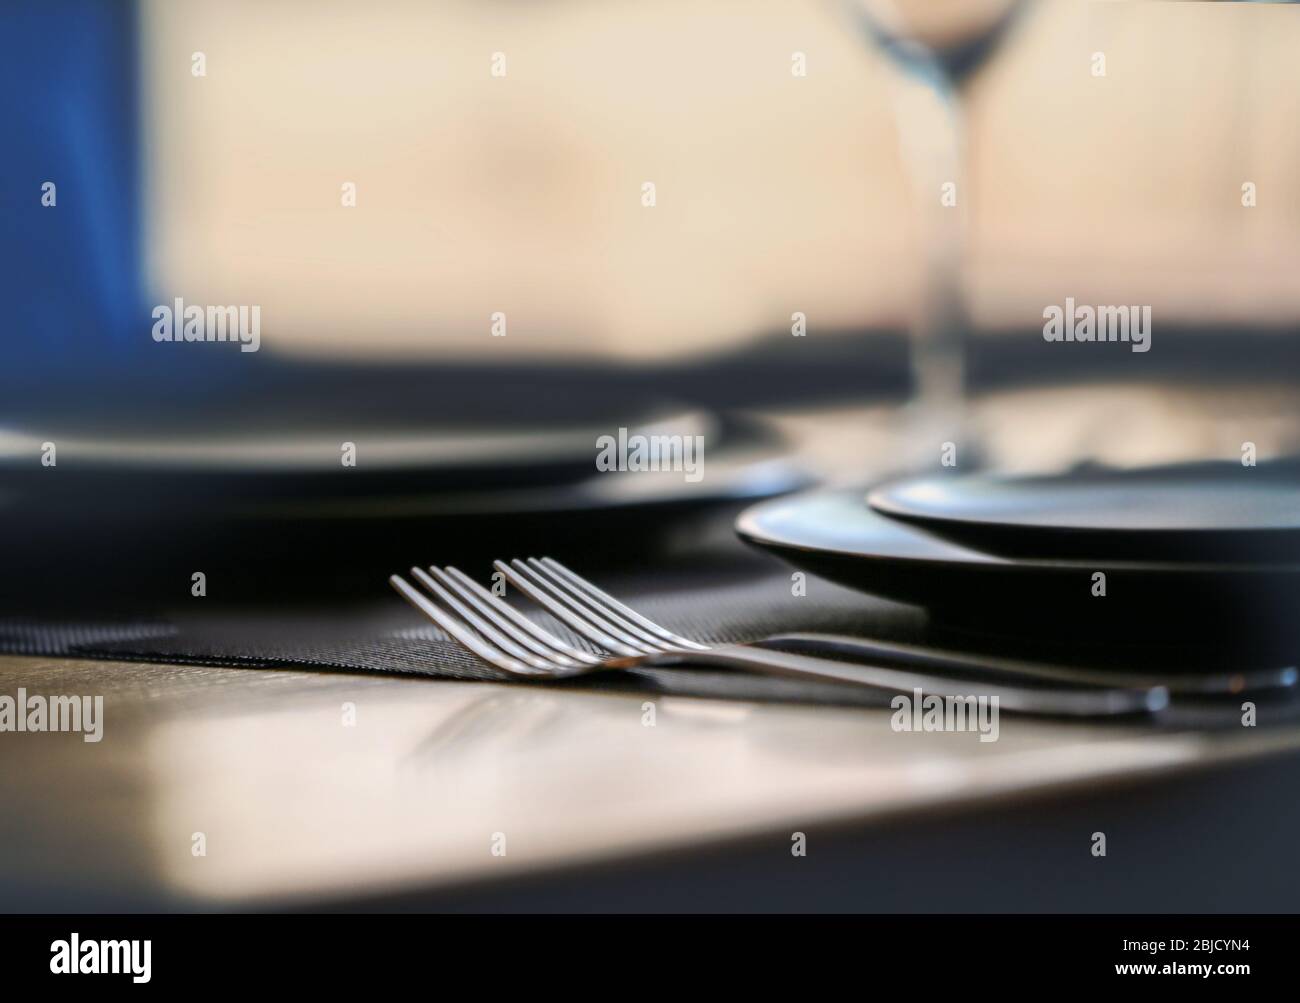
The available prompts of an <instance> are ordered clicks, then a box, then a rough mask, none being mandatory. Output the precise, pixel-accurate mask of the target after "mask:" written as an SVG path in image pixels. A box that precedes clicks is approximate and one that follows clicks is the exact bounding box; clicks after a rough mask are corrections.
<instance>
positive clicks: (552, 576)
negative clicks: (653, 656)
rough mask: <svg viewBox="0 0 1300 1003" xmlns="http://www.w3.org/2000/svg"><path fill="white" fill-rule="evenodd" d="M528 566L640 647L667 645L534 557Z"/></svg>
mask: <svg viewBox="0 0 1300 1003" xmlns="http://www.w3.org/2000/svg"><path fill="white" fill-rule="evenodd" d="M528 566H529V567H530V568H532V569H533V571H535V572H537V574H538V575H539V576H540V577H542V578H545V579H546V580H547V581H548V582H550V583H551V584H552V585H554V586H555V587H556V588H558V589H560V590H561V591H563V592H564V593H565V597H566V598H567V599H569V600H570V601H571V602H573V601H576V602H577V603H580V604H581V606H582V607H583V608H584V612H585V610H588V609H589V610H591V611H592V612H594V613H596V614H597V615H599V616H602V617H604V618H605V619H606V620H608V621H609V622H610V623H613V624H616V625H618V627H620V628H621V629H622V630H624V631H626V632H627V633H629V634H631V635H633V636H634V637H635V638H636V639H637V641H638V643H639V645H640V646H641V647H642V648H646V647H647V646H648V650H650V651H663V650H665V649H666V648H668V647H669V644H668V642H667V641H665V640H664V639H663V638H662V637H656V636H655V635H654V634H652V633H650V632H649V631H648V630H643V629H642V628H641V627H639V626H638V625H637V624H636V623H634V622H633V621H632V620H630V619H628V618H627V617H625V616H623V615H622V614H621V613H620V612H619V611H618V610H616V609H612V608H610V607H608V606H605V605H603V604H602V603H601V602H600V600H598V599H596V598H595V597H594V596H592V595H591V594H589V593H587V592H585V591H583V590H582V589H581V588H579V587H578V586H577V585H574V584H573V583H572V582H570V581H569V580H568V579H567V578H565V577H563V576H562V575H560V574H559V572H556V571H552V570H551V569H550V568H548V567H547V566H546V565H545V564H543V563H542V562H541V561H539V560H538V559H537V558H536V557H530V558H528Z"/></svg>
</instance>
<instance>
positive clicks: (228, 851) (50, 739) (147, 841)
mask: <svg viewBox="0 0 1300 1003" xmlns="http://www.w3.org/2000/svg"><path fill="white" fill-rule="evenodd" d="M19 687H24V688H25V689H26V690H27V692H28V694H46V695H52V694H89V695H99V694H102V695H103V697H104V733H103V738H102V741H100V742H98V743H89V742H85V741H84V740H83V737H82V736H81V735H78V734H74V733H68V734H31V733H24V734H19V733H3V734H0V804H2V805H3V806H4V811H3V814H2V815H0V908H4V909H10V910H24V911H27V910H45V909H83V908H84V909H119V908H185V909H191V908H200V909H209V908H216V909H226V908H248V907H278V906H283V905H307V906H311V905H329V904H331V903H336V902H342V901H348V900H355V899H364V898H368V897H374V896H383V895H386V894H399V893H405V892H408V891H410V890H412V889H425V890H427V889H446V888H454V887H461V888H464V887H472V886H473V885H474V883H476V882H482V881H485V880H491V879H503V878H504V879H508V880H513V879H514V878H516V877H518V876H521V875H525V874H527V875H537V874H546V873H549V872H553V871H556V870H557V869H562V868H566V867H572V866H573V865H575V864H590V863H596V862H600V861H604V862H610V861H614V862H620V861H621V862H626V861H631V860H638V859H646V858H647V856H649V855H653V854H656V853H658V852H660V851H664V850H669V849H678V850H681V849H700V848H704V847H710V846H725V845H728V844H729V843H730V842H732V841H735V840H737V839H742V838H744V839H747V840H748V841H749V843H750V845H754V844H755V841H757V844H758V845H760V846H767V847H768V849H770V851H771V853H772V854H773V855H774V856H782V857H784V858H786V859H788V858H789V857H790V849H791V846H792V838H793V837H792V834H793V833H795V832H803V833H804V834H805V836H806V838H807V840H808V842H809V843H810V845H812V846H814V847H815V846H816V845H817V841H818V840H819V839H820V838H821V834H822V833H823V832H826V831H829V830H830V829H832V828H833V827H835V826H842V825H844V824H845V823H856V824H861V823H870V822H872V821H873V820H882V819H892V820H898V819H900V818H901V819H906V818H908V817H910V816H913V815H918V816H919V815H920V814H922V813H924V812H926V811H929V810H931V809H934V808H936V807H943V808H949V809H952V810H953V811H957V812H960V811H963V810H981V809H984V808H987V806H988V805H989V804H990V803H991V801H990V799H993V798H999V799H1005V798H1016V797H1023V796H1028V795H1032V794H1034V793H1035V792H1037V793H1039V794H1042V793H1043V792H1051V793H1052V794H1053V795H1054V796H1059V797H1070V796H1072V795H1071V792H1077V791H1079V790H1080V785H1104V784H1106V783H1107V782H1108V781H1114V780H1117V779H1119V778H1124V779H1126V780H1128V781H1133V780H1135V779H1139V780H1140V779H1141V778H1155V777H1159V776H1163V775H1166V774H1167V773H1168V772H1169V771H1185V770H1194V769H1196V768H1198V767H1203V766H1208V765H1210V764H1214V763H1222V762H1224V761H1227V760H1231V759H1235V758H1239V757H1245V758H1249V757H1256V756H1264V755H1266V754H1268V753H1272V752H1280V751H1285V750H1291V749H1296V748H1300V728H1295V727H1288V728H1271V729H1270V728H1263V727H1260V728H1243V729H1241V732H1240V733H1235V732H1234V733H1231V734H1222V733H1220V734H1215V735H1203V734H1177V733H1156V732H1153V731H1152V730H1150V729H1149V728H1144V727H1139V726H1134V725H1132V724H1128V725H1117V724H1108V725H1104V726H1103V725H1096V724H1092V725H1086V724H1068V723H1060V722H1054V721H1046V720H1036V719H1030V718H1017V717H1015V716H1013V715H1009V714H1004V715H1002V718H1001V729H1000V736H999V739H998V740H997V741H996V742H990V743H981V742H979V741H978V740H977V736H976V735H975V734H972V733H965V734H953V733H947V734H943V733H930V734H908V733H896V732H894V731H892V730H891V729H890V727H889V712H888V711H885V710H870V709H840V708H833V707H812V706H787V705H775V704H749V703H738V702H718V701H711V700H701V699H689V698H666V697H658V698H655V697H652V696H647V695H638V694H626V693H609V692H594V691H593V692H588V691H580V690H579V691H574V690H567V689H566V690H556V689H550V688H547V687H545V686H544V685H537V686H530V685H502V684H489V683H464V682H451V681H439V680H423V679H410V678H399V677H393V676H381V675H367V674H347V673H337V672H319V673H317V672H300V671H280V670H268V669H233V668H214V667H197V666H184V665H146V664H127V663H116V662H90V661H77V660H70V659H51V658H31V657H15V656H5V657H0V694H9V695H11V696H12V695H15V694H16V692H17V689H18V688H19ZM648 703H653V704H654V724H653V725H649V724H647V723H646V721H647V720H648V715H647V705H648ZM348 705H351V706H352V707H353V708H354V714H355V723H353V724H348V723H347V722H346V719H347V718H349V717H350V714H351V712H349V710H348ZM999 803H1001V802H999ZM197 833H202V834H203V842H204V844H205V850H206V852H205V854H203V855H196V854H195V852H194V850H195V846H196V843H195V839H196V835H195V834H197ZM1088 835H1089V834H1088V833H1086V832H1085V833H1080V834H1077V836H1078V838H1079V839H1080V840H1081V841H1086V839H1087V838H1088ZM1085 845H1086V843H1085V842H1081V843H1080V846H1081V847H1083V846H1085ZM494 848H495V850H496V851H497V852H496V853H494V852H493V851H494ZM502 848H504V851H505V852H504V853H501V852H500V851H501V850H502Z"/></svg>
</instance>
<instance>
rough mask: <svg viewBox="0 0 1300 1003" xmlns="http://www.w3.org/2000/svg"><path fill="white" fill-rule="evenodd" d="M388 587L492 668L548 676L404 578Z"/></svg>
mask: <svg viewBox="0 0 1300 1003" xmlns="http://www.w3.org/2000/svg"><path fill="white" fill-rule="evenodd" d="M412 570H413V571H414V570H415V569H412ZM388 584H389V585H391V586H392V587H393V588H394V589H396V590H397V592H398V594H399V595H401V597H402V598H403V599H405V600H406V601H407V602H409V603H410V604H411V605H412V606H414V607H415V608H416V609H418V610H419V611H420V612H421V613H423V614H424V615H425V616H427V617H428V618H429V619H430V620H432V621H433V622H434V623H436V624H437V625H438V627H439V628H440V629H441V630H443V631H444V632H445V633H446V634H447V635H448V636H450V637H452V638H454V639H455V640H456V641H458V642H459V643H460V644H461V645H463V646H464V647H466V648H468V649H469V650H470V651H472V652H473V653H474V654H476V655H478V657H479V658H481V659H483V661H485V662H487V663H488V664H490V665H495V666H496V667H497V668H498V669H501V670H502V671H503V672H508V673H510V675H512V676H540V675H545V674H546V673H543V672H539V671H538V670H537V669H534V668H533V667H532V666H529V665H526V664H524V663H523V662H521V661H519V659H517V658H511V657H510V656H509V655H507V654H506V653H505V652H504V651H502V650H501V649H500V648H497V647H494V646H493V645H491V644H489V643H487V642H486V641H484V640H483V639H482V638H481V637H479V636H478V635H477V634H475V633H474V631H472V630H470V628H469V627H467V626H466V625H465V624H463V623H461V622H460V620H458V619H456V617H454V616H452V615H451V614H450V613H447V612H446V611H444V610H441V609H439V608H438V606H437V605H435V604H434V602H433V601H432V600H430V599H429V597H428V596H426V595H425V594H424V593H423V592H421V591H420V590H419V589H417V588H416V587H415V586H414V585H412V584H411V583H410V582H408V581H407V580H406V579H405V578H403V577H402V576H401V575H390V576H389V578H388Z"/></svg>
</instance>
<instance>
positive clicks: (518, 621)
mask: <svg viewBox="0 0 1300 1003" xmlns="http://www.w3.org/2000/svg"><path fill="white" fill-rule="evenodd" d="M443 570H444V571H445V572H446V573H447V575H448V577H450V578H453V579H455V580H456V581H457V582H459V583H460V584H461V586H462V587H463V589H464V591H465V592H468V593H471V594H472V595H474V596H477V597H478V598H479V600H480V601H481V606H480V608H481V607H487V608H488V609H490V610H492V611H493V612H495V613H496V614H497V616H498V617H500V618H505V619H507V620H509V621H510V622H511V623H513V624H514V625H515V626H516V627H518V628H519V629H520V630H522V631H524V632H525V633H528V634H532V635H533V637H535V638H536V639H537V640H538V641H540V642H541V643H542V644H543V645H546V646H547V647H550V648H554V649H555V650H556V651H558V652H560V653H561V654H563V655H567V656H569V657H570V658H573V659H576V660H578V661H580V662H587V663H588V664H594V663H596V662H599V661H601V659H600V658H598V657H597V656H596V655H593V654H591V653H590V652H588V651H583V650H582V649H581V648H575V647H574V646H573V645H571V644H568V643H566V642H565V641H562V640H561V639H560V638H558V637H556V636H555V635H554V634H552V633H550V632H549V631H546V630H543V629H542V628H541V627H539V626H537V624H535V623H533V621H532V620H530V619H528V617H526V616H524V615H523V614H522V613H520V612H519V611H518V610H517V609H515V608H514V607H513V606H511V605H510V604H509V603H508V602H505V601H503V600H501V599H499V598H497V597H496V596H494V595H492V593H490V592H489V591H488V590H487V589H485V588H484V587H483V586H482V585H480V584H479V583H478V582H476V581H474V579H472V578H470V576H469V575H467V574H465V572H463V571H461V570H460V569H459V568H453V567H447V568H444V569H443ZM485 612H486V611H485Z"/></svg>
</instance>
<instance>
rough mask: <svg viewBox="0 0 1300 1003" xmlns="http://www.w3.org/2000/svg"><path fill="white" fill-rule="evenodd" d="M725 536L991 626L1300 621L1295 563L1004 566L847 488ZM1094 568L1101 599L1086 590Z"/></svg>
mask: <svg viewBox="0 0 1300 1003" xmlns="http://www.w3.org/2000/svg"><path fill="white" fill-rule="evenodd" d="M736 530H737V532H738V533H739V534H740V537H741V538H742V539H743V540H745V541H747V542H748V543H751V544H753V545H755V546H758V547H761V548H763V549H765V550H769V551H772V552H774V553H776V554H779V555H780V556H782V557H784V558H785V559H786V560H788V561H790V562H791V563H792V564H794V565H796V566H797V567H801V568H806V569H807V570H809V571H812V572H814V573H815V574H818V575H821V576H823V577H825V578H829V579H831V580H833V581H837V582H840V583H842V584H845V585H848V586H851V587H853V588H858V589H862V590H863V591H866V592H871V593H873V594H875V595H879V596H884V597H886V598H889V599H896V600H900V601H903V602H909V603H915V604H918V605H922V606H925V607H927V608H929V609H930V610H931V611H932V612H934V613H936V614H938V615H939V616H941V617H946V618H952V619H958V620H963V621H974V622H975V623H977V624H989V625H993V624H994V623H996V625H997V626H998V628H999V629H1002V628H1005V627H1007V626H1011V627H1012V628H1013V629H1015V630H1018V631H1024V630H1034V631H1040V630H1045V631H1049V632H1057V631H1062V630H1064V631H1068V632H1069V633H1072V634H1078V633H1085V634H1086V633H1090V632H1112V631H1120V632H1122V633H1123V634H1125V635H1126V636H1129V637H1131V638H1137V637H1147V636H1161V637H1168V636H1170V634H1171V633H1172V634H1174V635H1178V636H1186V635H1187V634H1191V633H1200V632H1207V633H1214V634H1216V635H1219V634H1222V633H1223V632H1225V631H1226V632H1228V633H1230V634H1232V635H1233V636H1236V635H1237V634H1240V635H1241V638H1242V640H1243V642H1254V641H1258V640H1267V641H1269V642H1271V641H1273V640H1274V639H1276V638H1277V637H1278V636H1279V632H1284V633H1286V634H1288V635H1289V634H1290V633H1291V632H1293V630H1294V628H1293V627H1292V626H1291V625H1292V624H1293V623H1294V621H1296V620H1297V619H1300V618H1297V617H1296V616H1294V615H1293V611H1294V609H1295V607H1296V603H1297V600H1296V595H1297V586H1300V563H1269V564H1259V563H1231V564H1229V563H1217V562H1195V563H1193V562H1160V561H1116V560H1111V559H1103V560H1094V561H1081V560H1071V559H1064V558H1057V559H1023V558H1011V557H1007V556H1002V555H996V554H990V553H986V552H984V551H980V550H976V549H973V548H971V547H967V546H963V545H962V544H960V543H956V542H954V541H952V540H948V539H944V538H943V537H941V536H938V535H936V534H934V533H929V532H927V531H925V530H923V529H921V528H920V527H918V526H915V525H912V524H909V523H906V522H901V521H898V520H894V519H891V518H889V517H887V516H885V515H882V514H881V513H879V512H876V511H873V510H872V509H871V508H869V507H868V506H867V505H865V504H863V501H862V492H861V491H855V490H836V491H819V492H813V493H808V494H802V495H796V496H793V497H787V498H778V499H775V500H772V501H767V502H763V503H761V504H758V505H755V506H753V507H751V508H749V509H747V510H746V511H745V512H743V513H742V514H741V516H740V518H739V519H738V520H737V523H736ZM1098 572H1101V573H1103V574H1104V575H1105V576H1106V577H1105V593H1106V594H1105V595H1104V596H1098V595H1094V594H1093V593H1094V590H1095V587H1096V580H1095V579H1094V575H1096V574H1097V573H1098ZM1253 646H1254V645H1253V644H1252V647H1253ZM1265 647H1271V643H1270V644H1268V645H1265Z"/></svg>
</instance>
